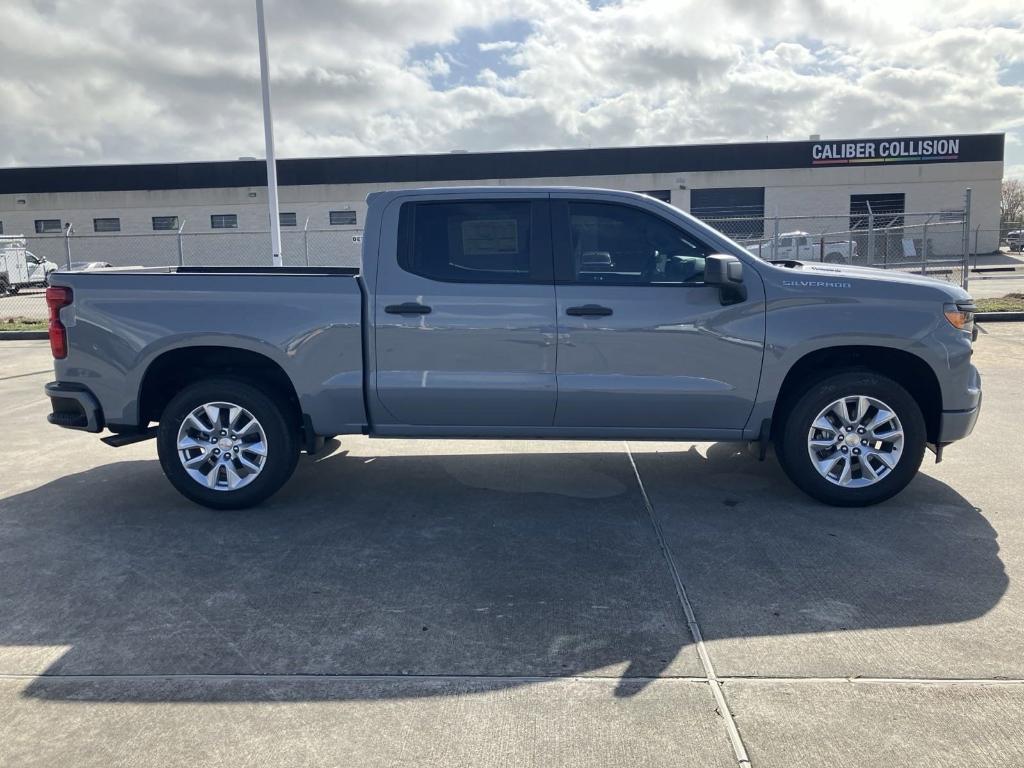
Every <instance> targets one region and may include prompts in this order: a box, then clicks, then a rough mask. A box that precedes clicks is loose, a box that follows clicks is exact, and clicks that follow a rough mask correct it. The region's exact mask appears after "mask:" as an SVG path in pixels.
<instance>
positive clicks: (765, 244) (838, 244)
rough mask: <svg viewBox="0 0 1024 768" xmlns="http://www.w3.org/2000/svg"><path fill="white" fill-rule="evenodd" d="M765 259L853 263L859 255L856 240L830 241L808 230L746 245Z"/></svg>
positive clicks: (749, 249)
mask: <svg viewBox="0 0 1024 768" xmlns="http://www.w3.org/2000/svg"><path fill="white" fill-rule="evenodd" d="M746 248H747V250H748V251H750V252H751V253H753V254H754V255H755V256H760V257H761V258H762V259H764V260H765V261H823V262H825V263H827V264H853V263H854V260H855V258H856V256H857V243H856V241H853V242H851V241H849V240H844V241H831V242H830V241H829V240H828V239H827V236H825V237H821V236H818V235H812V234H810V233H808V232H784V233H783V234H781V235H779V241H778V247H777V248H776V245H775V239H774V238H772V239H770V240H764V241H762V242H760V243H754V244H752V245H748V246H746Z"/></svg>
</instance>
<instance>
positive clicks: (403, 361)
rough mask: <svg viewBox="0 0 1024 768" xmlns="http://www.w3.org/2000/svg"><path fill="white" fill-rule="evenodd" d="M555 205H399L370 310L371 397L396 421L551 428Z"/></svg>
mask: <svg viewBox="0 0 1024 768" xmlns="http://www.w3.org/2000/svg"><path fill="white" fill-rule="evenodd" d="M499 194H500V193H499ZM548 209H549V205H548V199H547V196H546V195H544V196H543V197H541V196H537V195H526V194H523V193H509V194H508V195H505V196H501V197H498V196H495V197H494V198H485V199H481V197H479V196H474V197H473V198H472V199H459V198H457V197H455V196H444V197H442V198H440V199H438V198H437V197H436V196H435V197H433V198H426V199H421V200H416V199H411V200H409V201H406V202H403V203H402V204H401V209H400V211H399V213H398V222H397V228H398V240H397V248H396V250H397V253H393V254H387V253H384V252H383V251H382V252H381V254H380V257H379V267H378V277H377V290H376V293H375V297H374V304H373V313H374V315H373V319H374V323H375V364H376V394H377V398H378V400H379V402H380V404H381V405H382V406H383V408H384V410H385V411H386V416H389V417H390V423H391V424H392V425H401V424H409V425H421V426H436V427H456V428H466V427H486V426H495V427H549V426H551V424H552V422H553V420H554V411H555V396H556V382H555V352H556V336H555V331H556V328H555V293H554V284H553V267H552V257H551V236H550V235H551V225H550V215H549V210H548ZM385 226H387V222H386V221H385ZM385 431H386V430H385Z"/></svg>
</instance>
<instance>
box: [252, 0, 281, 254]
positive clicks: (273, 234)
mask: <svg viewBox="0 0 1024 768" xmlns="http://www.w3.org/2000/svg"><path fill="white" fill-rule="evenodd" d="M256 31H257V34H258V35H259V39H260V85H261V86H262V89H263V136H264V139H265V140H266V145H267V202H268V204H269V205H270V249H271V253H270V255H271V259H272V260H273V264H274V266H275V267H280V266H281V219H280V218H279V214H278V205H277V161H276V159H275V157H274V120H273V118H272V117H271V114H270V63H269V61H268V59H267V27H266V24H265V23H264V21H263V0H256Z"/></svg>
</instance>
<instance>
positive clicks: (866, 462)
mask: <svg viewBox="0 0 1024 768" xmlns="http://www.w3.org/2000/svg"><path fill="white" fill-rule="evenodd" d="M860 472H861V477H866V478H867V479H868V480H872V481H874V480H877V479H878V473H877V472H876V471H875V468H874V467H873V466H871V455H870V454H869V455H867V456H861V457H860Z"/></svg>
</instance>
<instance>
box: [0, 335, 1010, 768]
mask: <svg viewBox="0 0 1024 768" xmlns="http://www.w3.org/2000/svg"><path fill="white" fill-rule="evenodd" d="M1016 329H1017V326H1016V325H1013V324H1008V325H1004V326H998V325H996V324H993V325H991V326H986V327H985V328H984V329H983V330H984V332H983V333H982V335H981V339H980V341H979V343H978V346H977V353H976V355H977V359H978V365H979V367H980V368H981V370H982V373H983V376H984V380H985V389H986V393H985V407H984V409H983V413H982V416H981V419H980V420H979V424H978V427H977V429H976V431H975V434H974V435H973V436H972V437H971V438H970V439H969V440H967V441H965V442H964V443H962V444H959V445H956V446H953V447H952V448H950V449H949V450H948V451H947V453H946V459H945V461H944V462H943V463H942V464H939V465H934V464H927V463H926V465H925V466H924V468H923V473H922V475H921V476H920V477H918V478H917V479H916V480H915V481H914V482H913V483H912V484H911V486H910V487H909V488H908V490H907V491H905V492H904V493H903V494H902V495H900V496H899V497H897V498H896V499H894V500H891V501H890V502H887V503H885V504H883V505H880V506H878V507H875V508H870V509H866V510H840V509H832V508H828V507H823V506H821V505H819V504H816V503H815V502H812V501H811V500H809V499H808V498H806V497H804V496H803V495H802V494H800V493H799V492H798V491H797V490H795V489H794V488H793V487H792V486H791V485H790V484H789V483H788V482H787V481H786V480H785V478H784V477H783V476H782V473H781V471H780V470H779V469H778V466H777V465H776V464H775V462H774V461H773V460H772V459H769V460H768V461H767V462H765V463H763V464H762V463H758V462H757V461H756V459H754V458H752V457H751V456H750V455H749V454H747V453H746V452H745V451H743V450H740V449H739V447H738V446H733V445H725V444H713V445H708V444H656V443H632V444H630V445H629V446H628V447H626V446H624V445H623V444H621V443H582V442H576V443H541V442H537V443H529V442H505V441H466V442H460V441H447V442H446V441H372V440H367V439H364V438H344V439H342V440H341V441H340V443H338V444H335V445H333V446H332V449H333V450H332V451H331V452H330V454H329V455H326V456H323V457H320V458H317V459H308V458H304V459H303V460H302V461H301V462H300V467H299V470H298V471H297V472H296V476H295V478H294V479H293V480H292V481H291V482H290V483H289V485H288V486H287V487H286V488H285V489H284V490H283V491H282V492H281V493H279V494H278V495H277V496H276V497H275V498H274V499H272V500H271V501H270V502H269V503H267V504H266V505H264V506H262V507H260V508H258V509H255V510H250V511H246V512H234V513H215V512H212V511H209V510H206V509H202V508H199V507H196V506H193V505H191V504H189V503H188V502H186V501H184V500H183V499H181V498H180V497H179V496H178V495H177V494H176V493H175V492H174V491H173V490H172V489H171V488H170V486H169V485H168V484H167V483H166V482H165V480H164V479H163V476H162V475H161V473H160V470H159V465H158V463H157V462H156V459H155V451H154V446H153V444H152V443H143V444H139V445H134V446H129V447H126V448H122V449H112V448H108V447H106V446H104V445H102V444H101V443H99V442H98V440H97V439H96V437H95V436H91V435H85V434H81V433H70V432H66V431H61V430H58V429H57V428H54V427H50V426H49V425H47V424H46V423H45V418H44V417H45V413H46V410H47V409H46V404H45V402H44V400H43V397H42V393H41V387H42V384H43V383H44V382H45V381H47V380H48V376H49V372H50V361H49V358H48V350H47V347H46V344H45V343H33V342H8V343H4V344H2V345H0V393H2V394H3V402H4V404H5V408H6V409H7V411H8V419H7V425H8V430H7V435H6V439H5V440H4V441H3V442H2V443H0V467H3V468H4V469H3V479H2V481H0V616H3V617H4V618H3V621H0V764H2V765H8V764H9V765H17V766H21V765H53V764H56V763H67V764H71V765H75V766H79V765H84V766H91V765H97V766H100V765H102V766H110V765H125V766H129V765H130V766H149V765H153V766H157V765H159V766H166V765H175V764H182V765H196V764H205V765H231V766H233V765H266V766H272V765H273V766H278V765H394V764H399V763H408V764H422V765H453V764H472V765H485V766H486V765H538V766H540V765H543V766H552V765H559V766H561V765H615V766H620V765H634V764H642V765H654V766H657V765H684V766H685V765H694V766H718V765H723V766H728V765H736V764H737V760H736V752H735V751H734V748H733V746H732V745H731V744H730V741H729V733H728V729H727V724H728V723H727V721H726V720H725V719H724V718H723V717H722V715H723V714H724V713H723V712H722V711H720V708H718V702H716V700H715V698H714V697H713V695H712V690H711V686H710V685H709V683H708V682H707V677H708V674H709V672H711V671H713V672H714V673H716V674H717V676H719V677H720V683H721V688H722V690H723V691H724V696H725V701H726V704H727V706H728V713H730V714H731V715H732V717H733V720H734V722H735V725H736V727H737V729H738V733H739V736H740V737H741V739H742V742H743V745H744V749H745V750H746V751H747V752H748V753H749V756H750V759H751V762H752V764H753V765H754V766H793V765H819V764H830V765H841V766H861V765H882V764H884V765H908V766H909V765H914V766H917V765H921V764H929V765H950V766H953V765H956V766H965V765H979V766H980V765H997V764H998V765H1000V766H1004V765H1012V764H1016V763H1021V762H1024V746H1022V743H1024V739H1022V737H1024V723H1022V720H1021V718H1020V717H1019V711H1020V709H1021V705H1022V704H1024V684H1022V683H1021V682H1020V681H1021V680H1024V653H1022V651H1024V637H1022V633H1021V631H1020V628H1021V627H1022V626H1024V590H1022V589H1021V588H1020V587H1019V584H1020V576H1021V575H1022V573H1024V524H1022V522H1021V514H1020V510H1021V504H1020V494H1021V491H1022V489H1024V488H1022V481H1021V479H1020V478H1021V476H1022V470H1024V461H1022V459H1021V455H1020V453H1019V452H1018V451H1017V449H1016V443H1017V437H1016V433H1017V432H1019V429H1015V428H1012V427H1010V426H1008V422H1007V419H1010V420H1011V421H1012V420H1013V419H1015V418H1016V416H1015V414H1017V413H1018V411H1019V408H1018V405H1017V403H1018V399H1019V394H1018V388H1019V381H1020V380H1021V376H1022V374H1024V337H1021V336H1020V335H1019V334H1018V333H1017V331H1016ZM1016 420H1017V421H1019V419H1016ZM926 462H927V459H926ZM634 468H635V469H634ZM652 516H653V517H652ZM652 520H653V522H655V523H656V524H657V528H656V527H655V525H652ZM658 529H660V532H661V535H662V536H663V543H664V544H665V545H666V546H667V549H668V552H669V555H670V557H671V561H672V565H673V566H674V568H675V570H676V572H677V573H678V576H679V578H680V581H681V583H682V585H683V587H684V589H685V593H686V596H687V597H688V599H689V602H690V604H691V606H692V610H693V614H694V617H695V619H696V622H697V625H698V626H699V629H700V631H701V633H702V634H703V638H704V650H705V651H706V660H708V661H710V663H711V665H712V667H711V669H709V668H708V667H707V665H706V664H705V663H702V661H701V659H700V657H699V655H698V653H697V648H696V646H695V644H694V640H693V635H692V634H691V632H690V630H689V629H688V627H687V617H686V614H685V611H684V606H683V605H682V604H681V602H680V599H679V594H678V591H677V588H676V584H675V582H674V579H673V573H672V570H671V569H670V568H669V565H668V562H667V561H666V558H665V556H664V555H663V552H662V549H661V547H660V542H659V538H658V532H659V531H658ZM848 678H877V680H866V681H863V680H862V681H860V682H849V681H848Z"/></svg>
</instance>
